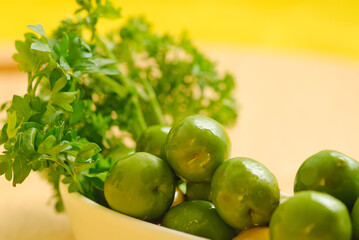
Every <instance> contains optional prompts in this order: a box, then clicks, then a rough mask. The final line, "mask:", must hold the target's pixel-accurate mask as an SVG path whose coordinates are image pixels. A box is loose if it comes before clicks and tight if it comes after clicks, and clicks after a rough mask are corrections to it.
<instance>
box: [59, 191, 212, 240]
mask: <svg viewBox="0 0 359 240" xmlns="http://www.w3.org/2000/svg"><path fill="white" fill-rule="evenodd" d="M60 190H61V195H62V198H63V201H64V205H65V209H66V212H67V214H68V216H69V218H70V222H71V226H72V230H73V233H74V236H75V239H76V240H98V239H106V240H118V239H126V240H131V239H146V240H169V239H171V240H204V239H205V238H201V237H196V236H193V235H190V234H186V233H182V232H179V231H174V230H171V229H168V228H165V227H161V226H158V225H155V224H153V223H149V222H145V221H142V220H138V219H136V218H132V217H129V216H126V215H124V214H121V213H118V212H115V211H113V210H111V209H108V208H106V207H103V206H101V205H99V204H97V203H95V202H93V201H91V200H89V199H88V198H86V197H84V196H82V195H81V194H79V193H68V191H67V187H66V185H63V184H61V186H60Z"/></svg>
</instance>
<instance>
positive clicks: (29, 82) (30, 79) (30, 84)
mask: <svg viewBox="0 0 359 240" xmlns="http://www.w3.org/2000/svg"><path fill="white" fill-rule="evenodd" d="M32 81H33V78H32V73H31V72H28V73H27V93H28V94H30V92H31V90H32Z"/></svg>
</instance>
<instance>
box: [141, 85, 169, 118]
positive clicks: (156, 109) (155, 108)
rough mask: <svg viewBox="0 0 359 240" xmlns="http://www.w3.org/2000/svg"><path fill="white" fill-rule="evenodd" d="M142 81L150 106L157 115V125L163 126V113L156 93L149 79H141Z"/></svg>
mask: <svg viewBox="0 0 359 240" xmlns="http://www.w3.org/2000/svg"><path fill="white" fill-rule="evenodd" d="M141 81H142V83H143V85H144V86H145V89H146V91H147V93H148V96H149V101H150V105H151V107H152V109H153V111H154V113H155V116H156V120H157V123H158V124H162V125H163V124H165V120H164V117H163V113H162V110H161V107H160V104H159V103H158V99H157V97H156V93H155V91H154V90H153V88H152V86H151V84H150V83H149V81H148V79H147V78H141Z"/></svg>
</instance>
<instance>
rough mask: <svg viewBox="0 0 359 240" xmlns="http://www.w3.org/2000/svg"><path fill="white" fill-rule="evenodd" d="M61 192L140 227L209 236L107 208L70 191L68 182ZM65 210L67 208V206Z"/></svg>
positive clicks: (184, 235)
mask: <svg viewBox="0 0 359 240" xmlns="http://www.w3.org/2000/svg"><path fill="white" fill-rule="evenodd" d="M60 193H61V195H62V196H63V195H64V194H66V195H67V196H69V197H70V198H72V199H75V200H76V201H77V202H83V203H86V204H87V205H90V206H92V207H94V208H95V209H96V210H98V211H104V212H105V213H106V214H110V215H112V217H114V218H122V220H126V221H129V222H132V223H135V224H137V225H139V228H140V227H146V228H148V227H151V228H156V229H158V230H161V231H167V232H169V233H172V234H176V235H178V236H183V238H185V239H190V238H191V239H193V240H206V239H208V238H203V237H199V236H195V235H192V234H189V233H185V232H181V231H177V230H174V229H170V228H166V227H163V226H160V225H157V224H155V223H151V222H147V221H144V220H140V219H137V218H134V217H131V216H128V215H126V214H123V213H120V212H117V211H115V210H113V209H110V208H107V207H105V206H102V205H101V204H98V203H96V202H95V201H92V200H91V199H89V198H87V197H85V196H84V195H82V194H80V193H79V192H72V193H69V192H68V189H67V184H63V183H62V182H60ZM65 210H66V206H65Z"/></svg>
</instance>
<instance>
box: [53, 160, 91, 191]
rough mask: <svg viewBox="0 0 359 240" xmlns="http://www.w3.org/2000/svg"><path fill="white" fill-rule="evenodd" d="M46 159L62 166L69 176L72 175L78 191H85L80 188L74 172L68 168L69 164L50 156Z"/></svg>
mask: <svg viewBox="0 0 359 240" xmlns="http://www.w3.org/2000/svg"><path fill="white" fill-rule="evenodd" d="M46 160H50V161H53V162H55V163H57V164H59V165H60V166H62V167H63V168H64V169H65V170H66V171H67V172H68V173H69V174H70V176H71V177H72V179H73V180H74V182H75V183H76V185H77V187H78V189H79V192H80V193H81V194H84V193H85V191H84V189H83V188H82V186H81V184H80V182H79V180H78V179H77V176H76V174H74V173H73V172H72V171H71V169H70V168H69V166H67V165H66V164H64V163H62V162H60V161H57V160H55V159H52V158H47V159H46Z"/></svg>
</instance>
